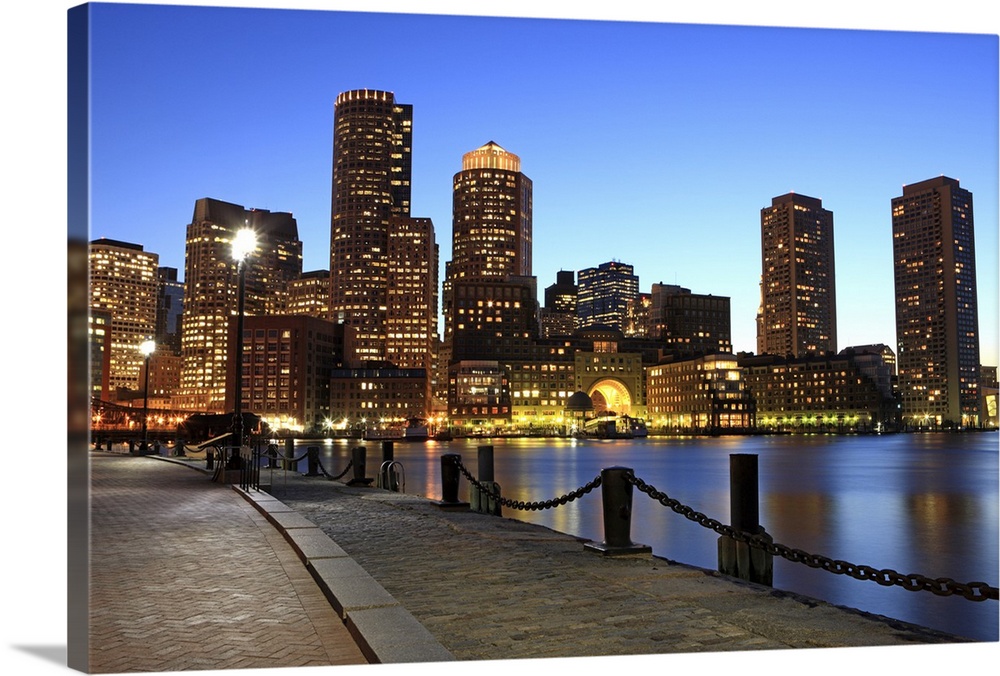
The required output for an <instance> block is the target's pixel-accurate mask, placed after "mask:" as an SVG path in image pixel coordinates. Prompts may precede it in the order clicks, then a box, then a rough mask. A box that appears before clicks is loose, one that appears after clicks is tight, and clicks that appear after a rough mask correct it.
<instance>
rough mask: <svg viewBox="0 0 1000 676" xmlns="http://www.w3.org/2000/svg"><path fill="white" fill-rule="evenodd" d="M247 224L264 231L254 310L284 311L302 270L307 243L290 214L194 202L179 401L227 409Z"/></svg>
mask: <svg viewBox="0 0 1000 676" xmlns="http://www.w3.org/2000/svg"><path fill="white" fill-rule="evenodd" d="M244 227H250V228H252V229H253V230H254V232H255V233H256V234H257V249H256V251H255V252H254V253H252V254H251V255H250V258H249V260H248V262H247V267H246V298H245V313H246V314H247V315H248V316H253V315H271V314H277V313H280V312H281V310H282V309H283V308H284V307H285V305H286V301H285V297H286V294H287V284H288V282H290V281H291V280H294V279H298V278H299V276H300V275H301V274H302V242H301V241H299V239H298V226H297V225H296V222H295V219H294V218H293V217H292V215H291V214H290V213H281V212H275V213H272V212H270V211H267V210H264V209H249V210H248V209H244V208H243V207H242V206H239V205H237V204H230V203H228V202H223V201H221V200H216V199H211V198H203V199H199V200H198V201H197V202H195V208H194V215H193V217H192V219H191V223H190V224H189V225H188V226H187V244H186V248H185V251H184V316H183V320H182V333H181V354H182V355H183V357H184V367H183V369H182V372H181V392H180V395H179V397H178V404H179V407H180V408H185V409H189V410H199V411H207V412H224V411H225V395H226V387H227V382H226V360H227V358H228V356H229V354H230V349H229V347H230V346H229V340H228V330H229V329H228V325H229V320H230V317H232V316H234V315H235V314H236V312H237V309H238V304H237V291H238V286H237V266H236V262H235V261H234V260H233V255H232V240H233V237H234V236H235V234H236V232H237V231H238V230H240V229H241V228H244ZM245 366H246V368H250V365H249V364H247V365H245ZM268 368H275V369H277V368H278V365H270V366H269V367H268Z"/></svg>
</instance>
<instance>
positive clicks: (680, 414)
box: [646, 352, 756, 433]
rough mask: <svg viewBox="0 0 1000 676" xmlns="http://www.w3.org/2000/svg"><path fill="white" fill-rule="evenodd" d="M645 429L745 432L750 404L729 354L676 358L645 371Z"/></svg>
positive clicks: (750, 424) (751, 415)
mask: <svg viewBox="0 0 1000 676" xmlns="http://www.w3.org/2000/svg"><path fill="white" fill-rule="evenodd" d="M646 401H647V404H646V406H647V411H648V418H649V419H648V425H649V426H650V427H651V428H652V429H653V430H664V431H667V432H687V433H690V432H718V431H722V430H727V431H731V432H735V431H748V430H752V429H753V428H754V427H755V426H756V410H755V405H754V399H753V397H752V396H751V393H750V390H749V389H748V388H747V387H746V383H745V382H744V378H743V369H741V368H740V366H739V364H738V362H737V358H736V357H735V356H734V355H732V354H731V353H718V352H717V353H714V354H708V355H703V356H696V357H689V358H678V359H677V360H669V361H665V362H663V363H661V364H657V365H656V366H650V367H648V368H647V369H646Z"/></svg>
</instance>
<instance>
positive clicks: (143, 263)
mask: <svg viewBox="0 0 1000 676" xmlns="http://www.w3.org/2000/svg"><path fill="white" fill-rule="evenodd" d="M158 263H159V256H158V255H157V254H154V253H149V252H147V251H144V250H143V248H142V245H139V244H132V243H129V242H120V241H117V240H112V239H96V240H94V241H92V242H91V243H90V308H91V310H92V311H97V312H101V313H104V314H105V315H106V316H109V317H110V324H109V325H108V326H106V327H105V329H106V330H107V331H108V335H109V336H110V352H109V355H108V360H109V361H108V387H109V390H110V391H111V392H114V390H115V389H117V388H119V387H121V388H126V389H129V390H139V389H141V388H142V383H140V380H139V374H140V370H141V369H142V364H143V360H144V357H143V355H142V354H141V353H140V352H139V345H140V344H141V343H142V342H143V341H146V340H149V339H150V338H153V336H154V335H155V333H156V304H157V302H156V301H157V285H158V282H157V267H158ZM106 394H107V393H106Z"/></svg>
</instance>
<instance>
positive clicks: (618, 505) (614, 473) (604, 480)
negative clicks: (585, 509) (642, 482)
mask: <svg viewBox="0 0 1000 676" xmlns="http://www.w3.org/2000/svg"><path fill="white" fill-rule="evenodd" d="M631 472H632V468H630V467H608V468H605V469H602V470H601V503H602V505H603V508H604V512H603V513H604V541H603V542H587V543H585V544H584V547H585V548H586V549H591V550H594V551H597V552H600V553H602V554H609V555H622V554H649V553H650V552H652V551H653V549H652V547H650V546H648V545H640V544H636V543H634V542H632V536H631V531H632V483H631V482H630V481H629V480H628V475H629V474H631Z"/></svg>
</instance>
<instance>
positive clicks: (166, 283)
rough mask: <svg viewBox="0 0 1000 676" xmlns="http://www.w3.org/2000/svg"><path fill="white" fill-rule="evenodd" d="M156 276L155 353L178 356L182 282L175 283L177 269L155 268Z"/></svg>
mask: <svg viewBox="0 0 1000 676" xmlns="http://www.w3.org/2000/svg"><path fill="white" fill-rule="evenodd" d="M156 275H157V279H158V281H159V283H158V286H157V290H156V351H157V352H169V353H170V354H174V355H179V354H180V353H181V319H182V317H183V314H184V282H179V281H177V268H167V267H161V268H157V271H156Z"/></svg>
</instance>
